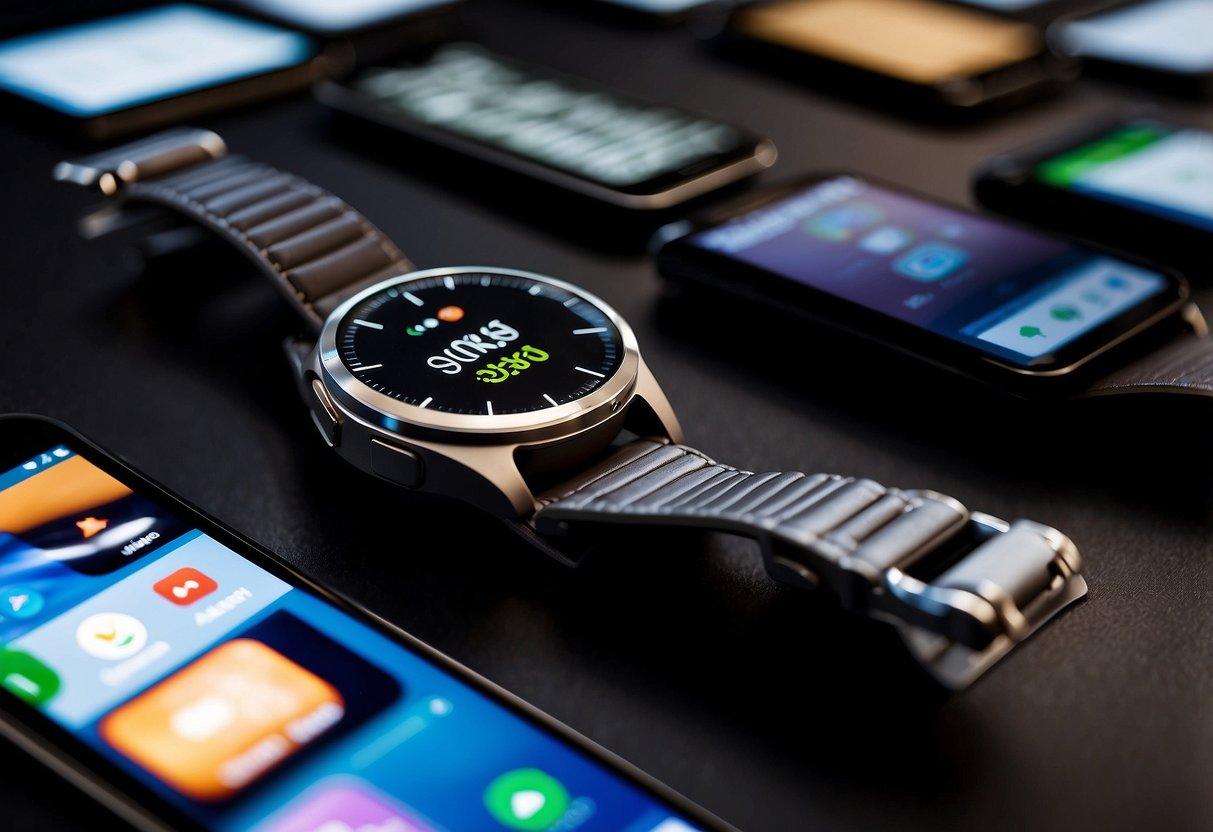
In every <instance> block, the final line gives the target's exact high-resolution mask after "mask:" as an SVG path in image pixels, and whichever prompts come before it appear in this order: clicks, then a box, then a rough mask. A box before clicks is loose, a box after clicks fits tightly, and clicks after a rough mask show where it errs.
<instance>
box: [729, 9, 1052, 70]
mask: <svg viewBox="0 0 1213 832" xmlns="http://www.w3.org/2000/svg"><path fill="white" fill-rule="evenodd" d="M733 26H734V28H735V29H736V31H738V32H739V33H741V34H743V35H745V36H747V37H750V38H756V39H758V40H762V41H766V42H770V43H775V44H778V45H781V46H784V47H788V48H791V49H796V50H799V51H802V52H807V53H810V54H814V55H820V56H822V57H824V58H828V59H830V60H833V61H838V62H840V63H844V64H849V65H852V66H857V67H860V68H863V69H866V70H869V71H871V72H876V73H879V74H882V75H888V76H892V77H894V78H898V79H900V80H903V81H908V82H910V83H914V84H927V85H934V84H939V83H942V82H945V81H948V80H950V79H953V78H967V77H971V76H975V75H981V74H983V73H986V72H990V71H993V70H996V69H999V68H1001V67H1004V66H1008V65H1010V64H1014V63H1018V62H1020V61H1024V60H1027V59H1029V58H1032V57H1033V56H1036V55H1038V54H1039V53H1040V51H1041V38H1040V36H1039V34H1038V33H1037V32H1036V30H1035V29H1034V28H1032V27H1031V26H1028V25H1027V24H1023V23H1016V22H1013V21H1010V20H1004V19H1002V18H999V17H994V16H993V15H985V14H982V13H980V12H974V11H969V10H967V9H961V8H957V7H955V6H948V5H945V4H943V3H932V2H929V0H778V2H774V3H770V4H766V5H761V6H754V7H749V8H746V9H744V10H743V11H742V12H741V13H739V14H738V15H737V16H736V17H735V18H734V21H733Z"/></svg>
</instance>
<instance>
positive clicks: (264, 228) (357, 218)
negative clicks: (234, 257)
mask: <svg viewBox="0 0 1213 832" xmlns="http://www.w3.org/2000/svg"><path fill="white" fill-rule="evenodd" d="M55 177H56V178H57V179H61V180H67V181H73V182H77V183H79V184H83V185H95V186H97V187H98V188H99V189H100V190H101V191H102V192H103V193H105V194H107V195H109V196H113V197H117V198H118V199H120V200H121V201H122V202H123V204H126V203H146V204H150V205H156V206H161V207H164V208H168V209H170V210H172V211H175V212H176V213H178V214H183V215H185V216H186V217H188V218H189V219H191V220H193V221H195V222H197V223H199V224H201V225H202V226H203V227H205V228H208V229H210V230H211V231H214V232H215V233H217V234H219V235H220V236H222V237H223V238H225V239H226V240H228V241H230V242H232V243H234V244H235V245H236V247H237V248H238V249H239V250H240V251H242V252H243V253H244V254H245V255H247V256H248V258H249V259H250V260H252V262H253V263H255V264H256V265H257V267H258V268H259V269H260V270H261V271H262V272H264V273H265V274H266V275H268V276H269V277H270V278H271V279H272V280H273V282H274V284H275V285H277V286H278V287H279V288H280V289H281V290H282V291H283V293H284V294H285V295H286V296H287V298H288V299H289V300H290V301H291V303H292V304H293V305H294V307H295V308H296V309H297V310H298V311H299V312H300V314H301V315H303V317H304V318H305V319H306V320H307V321H308V322H309V323H310V324H311V325H312V327H313V328H315V329H319V328H320V326H321V324H322V323H323V322H324V319H325V317H327V316H328V314H329V313H330V312H332V311H333V310H334V309H336V308H337V307H338V306H339V305H340V304H341V303H342V302H343V301H344V300H345V299H346V298H348V297H350V296H352V295H354V294H356V293H357V292H359V291H361V290H362V289H364V288H366V287H368V286H370V285H372V284H374V283H378V282H379V281H381V280H384V279H385V278H388V277H392V276H394V275H398V274H404V273H406V272H410V271H413V265H412V264H411V263H410V262H409V261H408V260H407V259H406V258H405V257H404V255H403V254H401V253H400V250H399V249H397V248H396V246H395V244H393V243H392V242H391V241H390V240H389V239H388V238H387V236H386V235H384V233H383V232H382V231H380V230H379V229H378V228H376V227H375V226H374V225H372V224H371V223H370V222H368V221H367V220H366V218H364V217H363V216H362V215H361V214H359V213H358V212H357V211H355V210H354V209H353V208H351V207H350V206H349V205H347V204H346V203H344V202H343V201H341V200H340V199H338V198H337V197H335V196H333V195H332V194H330V193H328V192H327V191H325V190H324V189H322V188H319V187H317V186H316V185H313V184H311V183H310V182H307V181H306V180H304V179H301V178H299V177H297V176H294V175H292V174H289V173H283V172H282V171H279V170H277V169H275V168H273V167H271V166H269V165H266V164H262V163H260V162H252V161H249V160H248V159H245V158H243V157H241V156H234V155H228V154H227V149H226V146H225V145H224V144H223V140H222V139H220V138H219V136H218V135H216V134H215V133H211V132H209V131H205V130H195V129H192V128H184V129H179V130H172V131H168V132H166V133H160V134H157V135H155V136H153V137H151V138H150V139H145V140H143V141H139V142H134V143H132V144H128V145H124V146H122V147H119V148H115V149H113V150H109V151H105V152H104V153H100V154H97V155H96V156H92V157H88V158H87V159H82V160H79V161H73V162H63V163H60V165H59V166H58V167H57V168H56V170H55Z"/></svg>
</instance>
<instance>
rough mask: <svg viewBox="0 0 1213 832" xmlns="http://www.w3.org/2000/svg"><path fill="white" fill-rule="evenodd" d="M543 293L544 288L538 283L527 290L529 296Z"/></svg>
mask: <svg viewBox="0 0 1213 832" xmlns="http://www.w3.org/2000/svg"><path fill="white" fill-rule="evenodd" d="M542 291H543V287H542V286H540V285H539V284H538V283H536V284H535V285H534V286H532V287H531V288H529V289H527V290H526V293H527V294H528V295H537V294H539V293H540V292H542Z"/></svg>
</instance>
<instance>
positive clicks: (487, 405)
mask: <svg viewBox="0 0 1213 832" xmlns="http://www.w3.org/2000/svg"><path fill="white" fill-rule="evenodd" d="M484 406H485V407H487V408H488V409H489V415H490V416H492V415H493V403H492V402H485V403H484Z"/></svg>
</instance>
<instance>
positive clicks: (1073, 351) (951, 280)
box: [654, 173, 1188, 397]
mask: <svg viewBox="0 0 1213 832" xmlns="http://www.w3.org/2000/svg"><path fill="white" fill-rule="evenodd" d="M654 246H655V254H656V262H657V268H658V270H659V271H660V272H661V274H663V275H664V276H665V277H667V278H669V279H670V280H671V281H673V282H674V284H675V285H681V286H691V287H695V286H703V287H708V288H711V289H714V290H716V291H718V292H724V293H726V294H727V295H728V296H731V297H741V298H745V299H752V300H757V301H761V302H763V303H766V304H768V305H771V306H773V307H775V308H778V309H783V310H790V311H793V312H794V313H796V314H798V315H801V316H804V317H806V318H808V319H810V320H812V321H814V322H817V323H821V324H823V325H826V326H829V327H832V328H833V330H835V331H838V330H841V331H842V332H844V333H847V334H849V335H852V336H856V337H858V338H863V339H867V340H869V341H874V342H877V343H879V344H882V345H884V346H887V347H891V348H893V349H896V350H898V351H900V352H902V353H908V354H910V355H912V356H915V357H917V358H919V359H922V360H924V361H926V362H929V363H931V364H934V365H937V366H940V367H944V368H946V369H948V370H952V371H954V372H957V373H961V374H963V375H965V376H968V377H970V378H972V379H975V380H977V381H980V382H983V383H986V384H989V385H991V386H994V387H998V388H999V389H1002V390H1004V391H1006V392H1009V393H1012V394H1015V395H1020V396H1025V397H1027V396H1047V395H1050V394H1065V393H1067V392H1069V390H1071V389H1072V387H1071V385H1072V384H1073V383H1076V382H1077V380H1079V379H1081V378H1082V377H1083V371H1084V370H1087V369H1089V368H1090V367H1092V366H1097V364H1098V359H1099V358H1100V357H1101V356H1103V355H1104V354H1105V353H1108V352H1109V351H1112V350H1113V349H1115V348H1117V347H1118V346H1121V345H1127V344H1128V342H1130V341H1131V339H1133V338H1134V337H1135V336H1139V335H1140V334H1142V333H1145V332H1146V331H1148V330H1150V329H1151V328H1154V327H1162V326H1164V325H1166V324H1168V323H1173V324H1175V325H1176V326H1178V325H1179V320H1180V319H1179V317H1178V316H1179V313H1180V311H1181V310H1182V308H1183V305H1184V303H1185V302H1186V301H1187V298H1188V286H1187V283H1186V282H1185V281H1184V279H1183V278H1182V276H1180V275H1178V274H1176V273H1173V272H1170V271H1164V270H1163V269H1160V268H1157V267H1154V266H1151V265H1148V264H1146V263H1144V262H1140V261H1134V260H1130V259H1128V258H1126V257H1124V256H1121V255H1116V254H1112V253H1110V252H1108V251H1106V250H1103V249H1098V248H1094V247H1091V246H1087V245H1083V244H1080V243H1077V242H1073V241H1071V240H1068V239H1065V238H1061V237H1056V236H1052V235H1048V234H1044V233H1042V232H1039V231H1036V230H1033V229H1031V228H1028V227H1025V226H1020V225H1017V224H1014V223H1011V222H1009V221H1006V220H1002V219H998V218H996V217H993V216H984V215H980V214H977V213H974V212H971V211H967V210H964V209H961V208H956V207H952V206H949V205H946V204H943V203H940V202H935V201H933V200H930V199H927V198H925V197H922V196H919V195H917V194H914V193H911V192H909V191H906V190H903V189H900V188H897V187H894V186H892V185H888V184H884V183H880V182H877V181H875V180H873V179H870V178H867V177H863V176H859V175H853V174H846V173H831V174H825V175H821V176H812V177H806V178H803V179H799V180H796V181H794V182H789V183H786V184H784V185H779V186H775V187H772V188H769V189H766V190H765V191H764V192H763V193H761V194H755V195H754V196H753V197H752V198H750V199H746V200H744V201H742V200H739V201H738V202H736V203H733V204H732V205H728V206H720V207H719V208H716V209H714V210H711V211H709V212H707V213H706V214H705V215H703V216H702V217H699V218H697V219H694V220H686V221H683V222H681V223H675V224H672V225H670V226H667V227H666V228H664V229H662V230H661V231H659V232H658V236H657V238H656V240H655V242H654Z"/></svg>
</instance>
